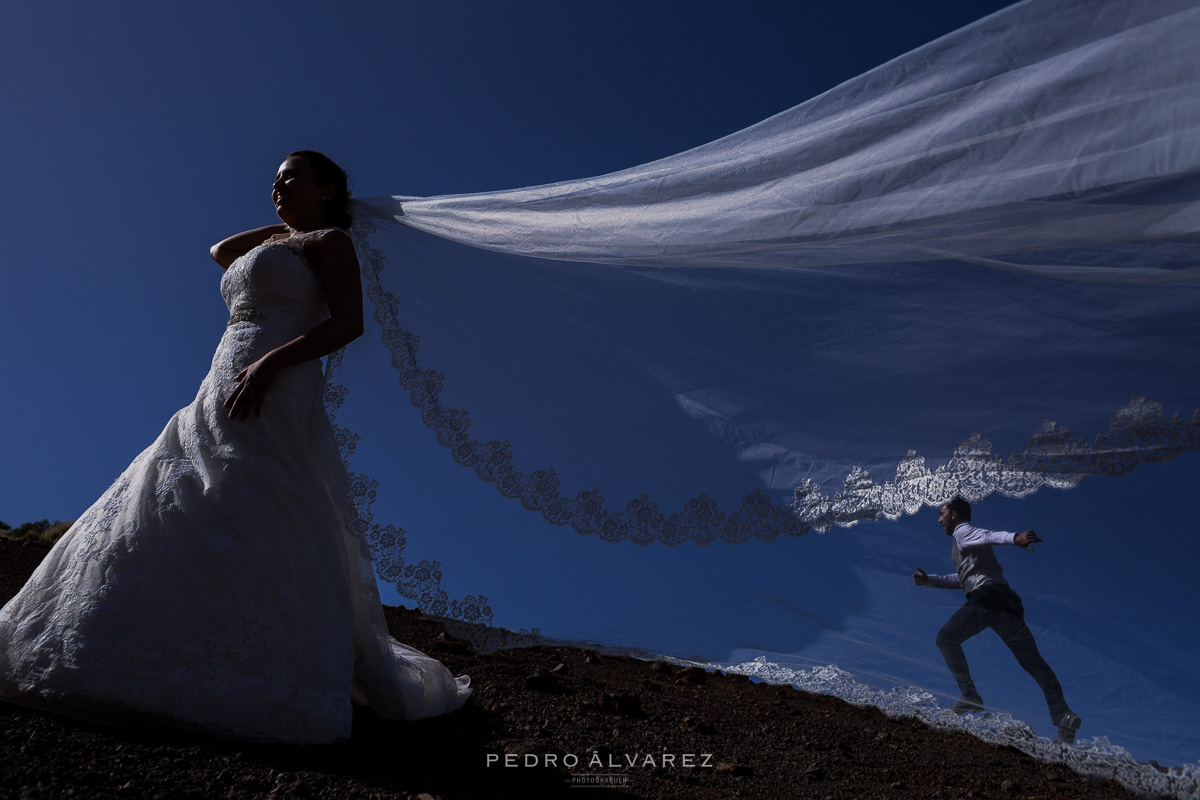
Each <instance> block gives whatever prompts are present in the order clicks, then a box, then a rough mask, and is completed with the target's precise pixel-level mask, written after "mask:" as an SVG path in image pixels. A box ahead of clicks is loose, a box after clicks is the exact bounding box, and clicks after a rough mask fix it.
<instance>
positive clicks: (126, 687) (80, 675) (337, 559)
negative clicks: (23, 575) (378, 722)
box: [0, 234, 470, 742]
mask: <svg viewBox="0 0 1200 800" xmlns="http://www.w3.org/2000/svg"><path fill="white" fill-rule="evenodd" d="M309 235H311V234H309ZM303 238H304V237H303V236H299V237H295V238H293V239H292V240H289V241H288V242H286V243H279V242H275V243H268V244H264V245H261V246H259V247H257V248H255V249H254V250H252V251H250V252H249V253H248V254H246V255H245V256H243V257H241V258H239V259H238V260H237V261H236V262H235V263H234V264H233V265H232V266H231V267H230V268H229V269H228V271H227V272H226V273H225V275H224V277H223V278H222V281H221V293H222V295H223V296H224V298H225V301H226V303H227V304H228V305H229V310H230V319H229V325H228V327H227V328H226V331H225V334H224V336H223V337H222V339H221V343H220V345H219V346H218V347H217V351H216V354H215V355H214V356H213V361H212V368H211V369H210V371H209V373H208V375H207V377H205V379H204V382H203V383H202V384H201V385H200V391H199V392H198V393H197V395H196V399H195V401H193V402H192V403H191V405H189V406H187V407H186V408H184V409H182V410H181V411H179V412H178V413H177V414H175V416H174V417H172V418H171V420H170V422H169V423H168V424H167V426H166V428H165V429H164V430H163V432H162V434H161V435H160V436H159V437H158V439H157V440H156V441H155V442H154V443H153V444H152V445H151V446H150V447H149V448H147V449H146V450H145V451H144V452H143V453H142V454H141V455H139V456H138V457H137V458H136V459H135V460H134V461H133V463H132V464H131V465H130V466H129V468H128V469H126V470H125V472H124V473H123V474H122V475H121V476H120V477H119V478H118V479H117V481H116V482H115V483H114V484H113V485H112V486H111V487H110V488H109V489H108V491H106V492H105V493H104V495H103V496H102V497H101V498H100V499H99V500H98V501H97V502H96V503H95V505H93V506H92V507H91V508H90V509H88V511H87V512H86V513H85V514H84V515H83V516H82V517H80V518H79V520H78V521H77V522H76V523H75V525H74V526H73V527H72V528H71V530H70V531H69V532H68V533H67V534H66V535H65V536H64V537H63V538H62V539H61V540H60V541H59V542H58V544H57V545H55V547H54V549H53V550H51V551H50V553H49V555H47V556H46V558H45V560H44V561H43V562H42V564H41V565H40V566H39V567H38V569H37V571H36V572H35V573H34V574H33V576H32V577H31V578H30V580H29V581H28V583H26V585H25V586H24V588H22V589H21V591H20V592H19V593H18V594H17V595H16V596H15V597H14V598H13V599H12V600H11V602H9V603H8V604H7V605H6V606H5V607H4V609H3V611H2V612H0V698H2V699H5V700H10V701H13V702H18V703H23V704H26V705H32V706H37V707H42V708H47V709H50V710H55V711H59V712H62V713H66V714H70V715H72V716H78V717H84V718H88V719H93V720H98V721H105V722H146V721H150V722H156V723H162V724H175V725H182V726H184V727H189V728H195V729H200V730H204V731H208V732H212V733H217V734H220V735H226V736H233V737H238V738H247V739H255V740H271V741H289V742H328V741H332V740H335V739H339V738H344V737H346V736H348V735H349V733H350V722H351V697H352V696H353V697H354V698H355V700H356V702H358V703H362V702H369V703H370V705H372V706H373V707H374V708H375V709H376V711H378V712H379V713H380V714H382V715H384V716H387V717H393V718H400V719H419V718H423V717H430V716H436V715H438V714H442V713H446V712H448V711H451V710H453V709H455V708H458V707H459V706H461V705H462V704H463V703H464V702H466V699H467V697H468V696H469V694H470V689H469V688H468V687H467V684H468V679H467V678H465V677H463V678H459V679H457V680H456V679H455V678H454V677H453V676H452V675H451V674H450V672H449V671H448V670H447V669H446V668H445V667H444V666H443V665H442V664H441V663H439V662H437V661H436V660H434V659H432V658H429V657H428V656H425V655H424V654H422V653H419V652H417V651H415V650H413V649H411V648H408V647H405V646H404V645H401V644H399V643H398V642H395V641H394V640H392V639H391V638H390V637H389V636H388V635H387V630H386V627H385V624H384V620H383V615H382V609H381V608H380V605H379V596H378V592H377V589H376V586H375V581H374V574H373V571H372V569H371V566H370V562H369V561H368V560H367V559H366V558H365V557H364V555H363V554H362V548H360V547H359V546H358V545H357V543H356V540H355V537H354V536H353V535H352V534H351V532H350V531H351V528H352V526H353V520H354V513H355V512H354V509H353V507H352V506H351V505H350V504H349V503H348V502H347V500H346V499H345V498H346V493H345V492H344V491H342V489H340V488H339V487H341V486H343V485H344V481H345V469H344V466H343V464H342V461H341V458H340V456H339V455H338V451H337V447H336V444H335V442H334V437H333V431H332V428H331V426H330V422H329V420H328V418H327V416H326V413H325V410H324V406H323V404H322V394H323V388H324V378H323V376H322V371H321V364H320V363H319V362H318V361H310V362H308V363H305V364H301V365H299V366H296V367H292V368H289V369H286V370H284V371H283V372H282V373H280V375H279V377H278V379H277V381H276V383H275V384H274V386H273V387H272V388H271V391H270V393H269V394H268V395H267V397H266V400H265V403H264V405H263V408H262V413H261V416H259V417H257V418H250V419H247V420H231V419H230V418H229V416H228V412H227V411H226V409H225V408H223V407H222V401H223V400H224V398H226V397H227V396H228V395H229V393H230V392H231V391H232V390H233V388H234V383H235V381H234V378H235V376H236V375H237V374H238V372H239V371H240V370H242V369H243V368H244V367H246V366H247V365H249V364H251V363H252V362H253V361H254V360H256V359H258V358H259V357H261V356H262V355H263V354H265V353H267V352H268V351H270V350H271V349H273V348H275V347H278V346H279V345H281V344H284V343H286V342H288V341H290V340H291V339H293V338H295V337H296V336H298V335H300V334H302V333H304V332H306V331H308V330H309V329H311V328H312V327H313V326H314V325H316V324H317V323H318V322H320V321H321V320H322V319H324V318H325V317H326V316H327V314H328V312H327V310H326V306H325V301H324V297H323V294H322V291H321V287H320V284H319V282H318V281H317V278H316V276H315V275H314V273H313V271H312V270H311V268H310V267H309V265H308V264H307V263H306V261H305V260H304V258H303V255H302V249H301V247H302V240H303Z"/></svg>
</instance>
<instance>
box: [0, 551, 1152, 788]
mask: <svg viewBox="0 0 1200 800" xmlns="http://www.w3.org/2000/svg"><path fill="white" fill-rule="evenodd" d="M46 552H47V550H46V548H43V547H40V546H38V545H33V544H26V545H18V544H15V543H12V542H9V541H0V602H3V601H7V599H8V598H9V597H11V596H12V594H14V593H15V592H16V591H17V590H18V589H19V588H20V586H21V584H22V583H23V582H24V580H25V579H26V577H27V576H28V575H29V573H30V572H31V571H32V570H33V568H34V567H35V566H36V565H37V563H38V562H39V561H40V560H41V558H42V556H43V555H45V553H46ZM386 612H387V618H388V625H389V627H390V629H391V632H392V635H393V636H395V637H396V638H397V639H399V640H400V641H403V642H406V643H409V644H411V645H412V646H414V647H417V648H419V649H421V650H424V651H426V652H429V653H431V654H435V655H437V656H438V657H439V658H441V659H442V660H443V661H444V662H445V663H446V664H447V666H449V667H450V669H451V671H453V672H454V673H455V674H456V675H457V674H462V673H466V674H468V675H470V676H471V683H472V685H473V686H474V687H475V694H474V696H473V697H472V698H471V700H470V702H468V704H467V705H466V707H465V708H463V709H462V710H460V711H457V712H455V713H453V714H451V715H449V716H446V717H442V718H439V719H433V720H425V721H421V722H393V721H389V720H384V719H380V718H379V717H377V716H375V715H374V714H373V713H372V712H370V711H363V710H359V711H357V712H356V716H355V719H354V732H353V735H352V736H351V738H350V739H349V740H347V741H344V742H339V743H337V744H332V745H326V746H294V745H252V744H244V743H238V742H231V741H225V740H220V739H210V738H206V737H202V736H198V735H185V734H179V733H167V732H162V731H155V730H143V729H128V728H109V727H101V726H97V725H92V724H87V723H82V722H76V721H73V720H68V719H64V718H59V717H56V716H52V715H48V714H44V713H40V712H36V711H30V710H26V709H23V708H20V707H17V706H11V705H7V704H0V798H55V799H57V798H64V797H75V798H88V799H89V800H90V799H91V798H163V799H164V800H174V798H339V800H340V798H421V800H430V799H431V798H443V800H450V799H451V798H492V797H514V798H543V797H572V798H576V800H578V798H588V800H599V798H606V797H621V798H731V797H745V798H790V797H803V798H809V797H811V798H839V799H840V798H946V799H947V800H951V799H952V798H1012V799H1013V800H1016V798H1089V800H1091V799H1095V800H1103V799H1105V798H1134V797H1136V796H1137V795H1134V794H1132V793H1130V792H1128V791H1127V790H1125V789H1123V788H1122V787H1121V786H1119V785H1118V784H1116V783H1115V782H1111V781H1109V782H1100V781H1097V780H1094V779H1090V778H1085V777H1082V776H1080V775H1078V774H1076V773H1074V772H1072V771H1071V770H1070V769H1068V768H1067V767H1064V766H1060V765H1052V764H1046V763H1043V762H1041V761H1038V760H1036V759H1034V758H1031V757H1029V756H1027V755H1024V754H1023V753H1021V752H1019V751H1017V750H1016V749H1014V748H1011V747H1000V746H995V745H991V744H986V743H984V742H981V741H979V740H978V739H975V738H974V737H972V736H970V735H968V734H948V733H944V732H939V731H936V730H933V729H931V728H930V727H928V726H926V725H925V724H923V723H920V722H916V721H913V720H911V719H907V720H906V719H889V718H888V717H887V716H885V715H884V714H883V713H881V712H879V711H877V710H874V709H870V708H859V707H855V706H851V705H848V704H846V703H844V702H842V701H841V700H838V699H835V698H831V697H825V696H819V695H811V694H806V693H804V692H799V691H795V690H793V689H790V688H787V687H779V686H767V685H765V684H755V683H752V682H750V681H749V680H748V679H746V678H740V677H737V676H726V675H721V674H719V673H718V674H713V673H707V672H704V671H702V670H698V669H695V668H690V669H680V668H679V667H676V666H672V665H668V664H665V663H650V662H645V661H638V660H634V659H627V658H618V657H612V656H601V655H599V654H596V653H591V652H588V651H582V650H575V649H570V648H550V647H535V648H526V649H517V650H507V651H502V652H499V653H495V654H493V655H489V656H477V655H475V654H474V652H473V651H471V649H470V648H469V647H468V646H467V645H465V644H463V643H461V642H454V641H451V640H447V639H446V638H445V636H444V634H443V631H442V627H441V625H440V624H439V623H437V622H436V621H433V620H429V619H427V618H424V617H423V615H421V614H420V613H419V612H417V611H409V610H404V609H396V608H388V609H386ZM666 756H673V763H667V761H668V759H667V758H666ZM506 762H507V763H506ZM548 762H552V763H548ZM631 762H632V764H631ZM564 764H565V765H566V766H564ZM589 781H591V782H592V783H589ZM596 782H607V783H608V784H609V785H607V786H604V785H596ZM573 784H574V785H573ZM613 784H622V785H613Z"/></svg>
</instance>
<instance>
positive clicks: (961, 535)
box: [912, 497, 1081, 744]
mask: <svg viewBox="0 0 1200 800" xmlns="http://www.w3.org/2000/svg"><path fill="white" fill-rule="evenodd" d="M938 524H940V525H941V526H942V530H944V531H945V532H946V535H947V536H953V537H954V545H953V547H952V548H951V550H950V558H951V560H952V561H953V562H954V568H955V570H956V573H955V574H953V575H929V574H927V573H926V572H925V570H923V569H921V568H920V567H917V571H916V572H914V573H913V576H912V577H913V584H914V585H916V586H932V587H933V588H935V589H962V590H963V591H964V592H966V594H967V602H966V604H964V605H963V607H962V608H960V609H959V610H958V611H956V612H954V616H952V617H950V620H949V621H948V622H947V623H946V624H945V625H943V626H942V629H941V630H940V631H938V635H937V646H938V650H940V651H941V652H942V658H944V659H946V666H947V667H949V668H950V674H951V675H953V676H954V680H955V681H957V683H958V688H959V691H960V692H961V694H962V699H961V700H959V701H958V702H957V703H955V704H954V705H953V706H951V708H950V710H951V711H953V712H954V713H956V714H965V713H966V712H968V711H982V710H983V700H982V699H981V698H980V696H979V692H978V691H976V689H975V682H974V681H972V680H971V671H970V669H969V668H968V667H967V657H966V656H965V655H964V654H963V649H962V643H963V642H965V641H966V640H967V639H970V638H971V637H972V636H974V635H975V634H977V633H981V632H982V631H983V629H984V628H991V629H992V630H994V631H995V632H996V633H997V634H998V635H999V636H1000V638H1001V640H1003V642H1004V643H1005V644H1006V645H1008V649H1009V650H1011V651H1012V653H1013V655H1014V656H1016V657H1017V663H1019V664H1020V665H1021V666H1022V667H1023V668H1024V669H1025V671H1026V672H1028V673H1029V674H1030V675H1032V676H1033V679H1034V680H1035V681H1037V684H1038V686H1040V687H1041V689H1042V692H1043V693H1044V694H1045V695H1046V705H1048V706H1049V707H1050V720H1051V721H1052V722H1053V723H1054V724H1055V725H1056V726H1058V738H1057V739H1056V740H1055V741H1058V742H1063V743H1066V744H1071V743H1072V742H1074V741H1075V731H1077V730H1079V726H1080V724H1081V720H1080V719H1079V716H1078V715H1077V714H1075V713H1074V712H1073V711H1071V709H1070V708H1068V707H1067V701H1066V699H1065V698H1064V697H1063V690H1062V685H1061V684H1060V683H1059V682H1058V678H1057V677H1055V675H1054V670H1052V669H1050V665H1049V664H1047V663H1046V660H1045V659H1044V658H1042V654H1041V653H1039V652H1038V649H1037V644H1036V643H1035V642H1034V641H1033V633H1031V632H1030V630H1029V626H1028V625H1026V624H1025V609H1024V607H1023V606H1022V605H1021V598H1020V597H1018V596H1017V593H1016V592H1014V591H1013V590H1012V589H1011V588H1010V587H1009V585H1008V581H1007V580H1005V579H1004V575H1003V574H1002V573H1003V570H1002V569H1001V568H1000V562H999V561H997V560H996V554H995V553H993V552H992V547H993V545H998V544H1015V545H1016V546H1017V547H1021V548H1024V549H1025V550H1029V551H1032V550H1033V547H1032V545H1034V544H1036V543H1037V542H1040V541H1042V540H1041V539H1039V538H1038V536H1037V534H1036V533H1034V532H1033V531H1024V532H1022V533H1001V532H997V531H989V530H984V529H983V528H976V527H975V526H974V525H972V524H971V504H970V503H968V502H967V501H966V500H964V499H962V498H961V497H955V498H954V499H953V500H951V501H950V502H948V503H946V504H945V505H943V506H942V507H941V509H940V511H939V513H938Z"/></svg>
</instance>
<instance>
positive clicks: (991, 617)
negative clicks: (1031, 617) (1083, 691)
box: [937, 586, 1070, 725]
mask: <svg viewBox="0 0 1200 800" xmlns="http://www.w3.org/2000/svg"><path fill="white" fill-rule="evenodd" d="M985 628H991V629H992V630H994V631H995V632H996V634H997V635H998V636H999V637H1000V639H1001V640H1002V641H1003V642H1004V643H1005V644H1006V645H1008V649H1009V650H1011V651H1012V654H1013V655H1014V656H1016V658H1017V663H1018V664H1020V665H1021V667H1022V668H1023V669H1024V670H1025V671H1026V672H1028V673H1029V674H1030V675H1031V676H1033V679H1034V680H1035V681H1037V685H1038V686H1040V687H1041V689H1042V693H1043V694H1045V695H1046V705H1047V706H1048V707H1049V708H1050V720H1051V722H1053V723H1054V724H1055V725H1057V724H1058V722H1059V720H1061V719H1062V718H1063V715H1064V714H1066V713H1067V711H1069V710H1070V709H1069V708H1068V707H1067V701H1066V699H1065V698H1064V697H1063V690H1062V684H1060V683H1059V682H1058V678H1057V677H1056V676H1055V674H1054V670H1052V669H1050V665H1049V664H1047V663H1046V659H1044V658H1042V654H1041V653H1039V652H1038V649H1037V643H1036V642H1034V641H1033V633H1032V632H1031V631H1030V630H1029V626H1028V625H1026V624H1025V609H1024V608H1023V607H1022V606H1021V598H1020V597H1018V596H1017V594H1016V593H1015V592H1013V591H1012V590H1011V589H1002V588H996V587H991V586H984V587H981V588H979V589H977V590H975V591H974V592H971V594H969V595H967V602H966V605H964V606H963V607H962V608H960V609H959V610H958V611H955V612H954V616H952V617H950V619H949V620H948V621H947V622H946V624H945V625H943V626H942V629H941V630H940V631H938V635H937V646H938V650H940V651H941V653H942V658H944V659H946V666H947V667H949V668H950V674H951V675H953V676H954V680H955V681H956V682H957V683H958V689H959V692H960V693H961V694H962V696H963V697H964V698H966V699H968V700H974V701H977V702H979V704H980V705H983V701H982V700H980V697H979V692H978V691H977V690H976V689H975V682H974V681H973V680H971V670H970V669H969V668H968V667H967V657H966V655H964V654H963V649H962V643H963V642H965V641H966V640H967V639H970V638H971V637H972V636H974V635H975V634H977V633H982V632H983V630H984V629H985Z"/></svg>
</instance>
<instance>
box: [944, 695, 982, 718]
mask: <svg viewBox="0 0 1200 800" xmlns="http://www.w3.org/2000/svg"><path fill="white" fill-rule="evenodd" d="M950 710H951V711H953V712H954V713H955V714H966V713H968V712H976V711H983V700H981V699H980V698H978V697H964V698H963V699H962V700H959V701H958V702H957V703H955V704H954V705H952V706H950Z"/></svg>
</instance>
